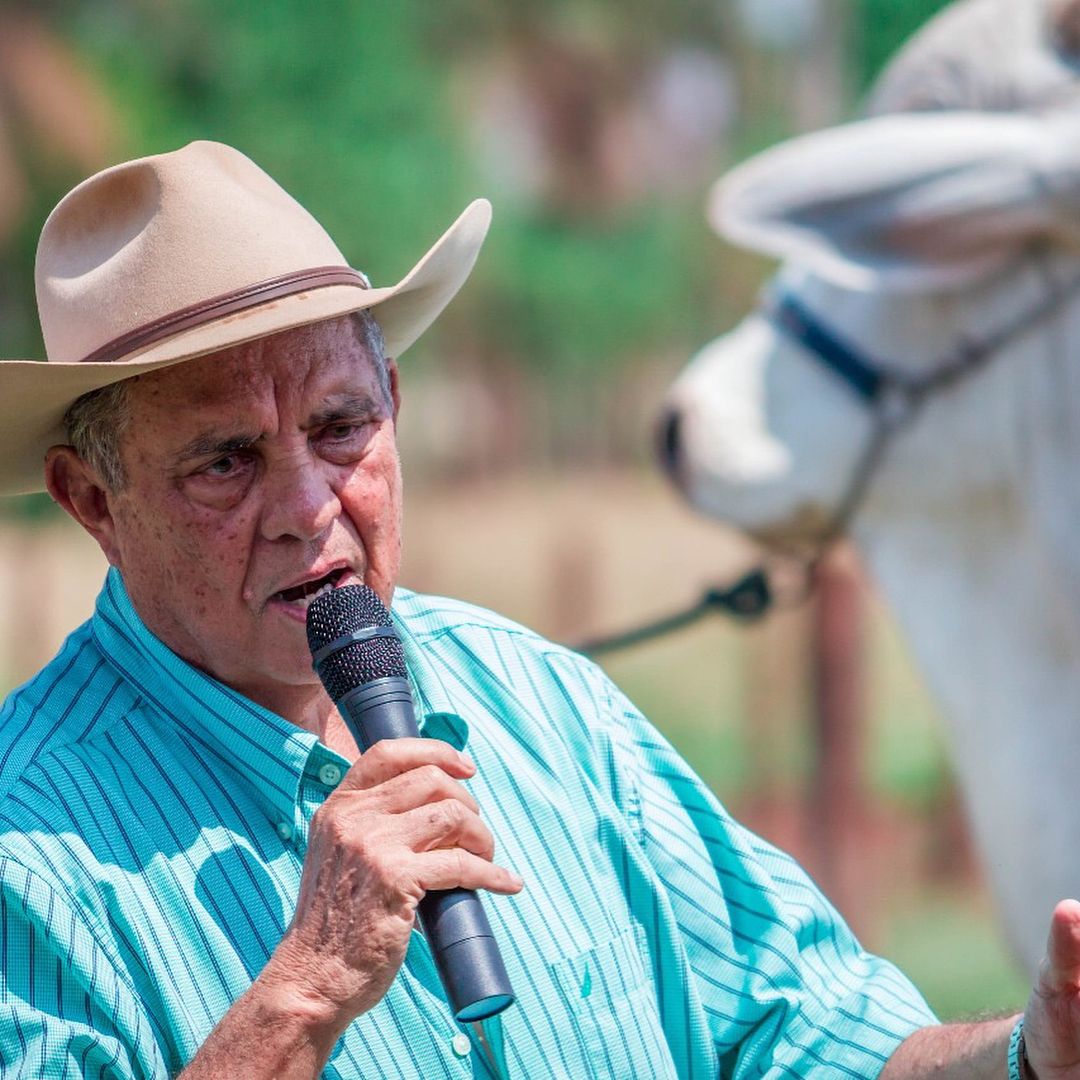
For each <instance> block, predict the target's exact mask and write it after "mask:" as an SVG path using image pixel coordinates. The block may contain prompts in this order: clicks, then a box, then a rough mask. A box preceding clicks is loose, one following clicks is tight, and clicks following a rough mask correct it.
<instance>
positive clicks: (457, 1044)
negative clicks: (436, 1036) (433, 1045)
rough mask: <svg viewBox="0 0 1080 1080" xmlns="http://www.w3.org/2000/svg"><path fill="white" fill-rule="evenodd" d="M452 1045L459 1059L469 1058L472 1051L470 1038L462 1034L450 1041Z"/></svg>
mask: <svg viewBox="0 0 1080 1080" xmlns="http://www.w3.org/2000/svg"><path fill="white" fill-rule="evenodd" d="M450 1045H451V1046H452V1047H453V1049H454V1053H455V1055H456V1056H457V1057H459V1058H463V1057H468V1056H469V1051H470V1050H472V1043H470V1042H469V1036H468V1035H465V1034H463V1033H461V1032H458V1034H457V1035H455V1036H454V1037H453V1039H451V1040H450Z"/></svg>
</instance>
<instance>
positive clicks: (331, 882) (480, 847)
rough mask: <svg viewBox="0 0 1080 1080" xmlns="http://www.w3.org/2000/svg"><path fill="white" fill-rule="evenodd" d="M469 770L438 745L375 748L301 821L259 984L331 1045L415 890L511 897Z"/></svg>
mask: <svg viewBox="0 0 1080 1080" xmlns="http://www.w3.org/2000/svg"><path fill="white" fill-rule="evenodd" d="M474 771H475V767H474V766H473V764H472V762H470V761H469V760H468V759H467V758H465V757H463V756H462V755H461V754H459V753H458V752H457V751H456V750H455V749H453V747H451V746H449V745H448V744H446V743H444V742H440V741H438V740H434V739H394V740H388V741H383V742H379V743H376V744H375V746H373V747H372V748H371V749H370V750H368V751H367V752H366V753H364V754H363V755H362V756H361V757H360V758H359V759H358V760H357V762H356V764H355V765H353V767H352V768H351V769H350V770H349V772H348V774H347V775H346V777H345V778H344V780H342V782H341V784H340V786H339V787H338V788H337V790H336V791H335V792H334V793H333V794H332V795H330V797H329V798H328V799H327V800H326V802H325V803H324V805H323V806H322V807H320V809H319V810H318V811H317V812H316V814H315V816H314V818H313V819H312V822H311V834H310V838H309V842H308V851H307V856H306V858H305V860H304V874H303V879H302V881H301V883H300V896H299V899H298V901H297V905H296V913H295V915H294V916H293V920H292V923H291V925H290V926H289V929H288V930H287V931H286V933H285V936H284V938H283V939H282V941H281V944H280V945H279V946H278V948H277V949H276V950H275V952H274V955H273V957H272V958H271V960H270V962H269V964H268V965H267V968H266V969H265V970H264V971H263V973H262V975H260V981H262V982H263V983H264V984H270V985H273V986H274V987H276V988H278V989H285V988H287V990H288V992H290V993H293V994H295V995H296V997H297V999H298V1007H300V1008H301V1009H305V1010H310V1015H311V1016H312V1018H313V1020H314V1021H315V1022H316V1023H318V1024H320V1025H325V1026H326V1027H327V1028H328V1029H329V1030H331V1031H332V1032H333V1034H334V1038H336V1037H337V1035H338V1034H340V1032H341V1031H343V1030H344V1028H345V1027H346V1026H347V1024H348V1023H349V1021H351V1020H352V1019H353V1018H354V1017H356V1016H358V1015H359V1014H360V1013H362V1012H365V1011H366V1010H368V1009H370V1008H371V1007H372V1006H373V1005H375V1004H376V1003H377V1002H378V1001H379V1000H380V999H381V998H382V997H383V995H384V994H385V993H386V991H387V990H388V989H389V988H390V984H391V982H393V979H394V976H395V975H396V974H397V971H398V969H399V968H400V967H401V963H402V961H403V960H404V957H405V951H406V949H407V948H408V944H409V934H410V931H411V930H412V927H413V923H414V920H415V917H416V906H417V904H418V903H419V902H420V899H421V898H422V897H423V895H424V893H425V892H427V891H428V890H429V889H449V888H454V887H457V886H461V887H463V888H467V889H487V890H489V891H491V892H498V893H516V892H518V891H519V890H520V889H521V887H522V883H521V880H520V878H518V877H517V876H516V875H515V874H512V873H510V871H508V870H505V869H503V868H502V867H499V866H496V865H495V864H494V863H492V861H491V859H492V856H493V854H494V840H493V839H492V836H491V833H490V831H489V830H488V828H487V826H486V825H484V823H483V822H482V821H481V820H480V816H479V813H478V808H477V805H476V802H475V800H474V799H473V797H472V796H471V795H470V794H469V793H468V791H466V790H465V788H464V787H462V785H461V784H460V783H459V781H461V780H465V779H467V778H468V777H470V776H471V775H472V774H473V772H474ZM331 1045H332V1040H331Z"/></svg>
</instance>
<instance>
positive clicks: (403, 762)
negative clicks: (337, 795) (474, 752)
mask: <svg viewBox="0 0 1080 1080" xmlns="http://www.w3.org/2000/svg"><path fill="white" fill-rule="evenodd" d="M422 765H437V766H438V767H439V768H440V769H442V770H443V771H444V772H445V773H447V774H448V775H449V776H452V777H454V778H455V779H456V780H466V779H468V778H469V777H470V776H472V774H473V773H474V772H476V766H475V765H474V764H473V763H472V761H470V760H469V758H468V757H466V756H465V755H464V754H461V753H459V752H458V751H457V750H455V749H454V748H453V747H452V746H451V745H450V744H449V743H445V742H443V741H442V740H441V739H383V740H381V741H380V742H377V743H376V744H375V745H374V746H372V747H370V748H369V749H367V750H365V751H364V752H363V753H362V754H361V755H360V756H359V757H358V758H357V759H356V762H355V763H354V764H353V767H352V768H351V769H350V770H349V771H348V772H347V773H346V774H345V779H344V780H342V782H341V784H340V786H339V788H338V790H339V791H340V790H341V789H342V788H344V789H346V790H348V789H349V788H371V787H375V786H377V785H378V784H383V783H385V782H386V781H387V780H390V779H392V778H393V777H395V776H400V775H401V774H402V773H405V772H408V771H409V770H410V769H418V768H420V767H421V766H422Z"/></svg>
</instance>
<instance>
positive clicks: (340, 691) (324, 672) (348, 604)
mask: <svg viewBox="0 0 1080 1080" xmlns="http://www.w3.org/2000/svg"><path fill="white" fill-rule="evenodd" d="M372 626H388V627H391V628H392V627H393V623H392V621H391V619H390V612H389V611H387V610H386V606H385V605H384V604H383V602H382V601H381V600H380V599H379V597H378V596H377V595H376V593H375V592H374V591H373V590H372V589H369V588H368V587H367V586H366V585H345V586H343V587H342V588H340V589H331V590H330V591H329V592H328V593H323V595H322V596H317V597H316V598H315V599H314V600H312V602H311V605H310V607H309V608H308V613H307V639H308V647H309V648H310V649H311V651H312V652H313V653H314V652H317V651H318V650H319V649H321V648H323V647H324V646H326V645H329V644H330V642H332V641H336V640H337V639H338V638H340V637H344V636H345V635H347V634H352V633H355V632H356V631H358V630H366V629H368V628H369V627H372ZM405 675H406V669H405V651H404V649H403V648H402V645H401V639H400V638H399V637H398V636H397V635H396V634H395V635H394V636H393V637H376V638H369V639H368V640H367V641H358V642H354V643H352V644H350V645H346V646H344V647H343V648H341V649H338V650H337V651H336V652H334V653H332V654H331V655H330V656H328V657H326V659H324V660H323V661H322V663H321V664H320V665H319V677H320V678H321V679H322V682H323V686H324V687H326V692H327V693H328V694H329V695H330V699H331V700H332V701H338V700H339V699H340V698H341V697H342V696H343V695H344V694H346V693H348V692H349V691H350V690H354V689H355V688H356V687H358V686H363V685H364V684H365V683H369V682H373V681H374V680H375V679H386V678H391V677H397V678H404V677H405Z"/></svg>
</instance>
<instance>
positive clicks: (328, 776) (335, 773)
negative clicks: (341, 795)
mask: <svg viewBox="0 0 1080 1080" xmlns="http://www.w3.org/2000/svg"><path fill="white" fill-rule="evenodd" d="M319 779H320V780H321V781H322V782H323V783H324V784H325V785H326V786H327V787H336V786H337V784H338V783H339V781H340V780H341V766H340V765H335V764H334V763H333V762H332V761H328V762H327V763H326V764H325V765H324V766H323V767H322V768H321V769H320V770H319Z"/></svg>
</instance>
